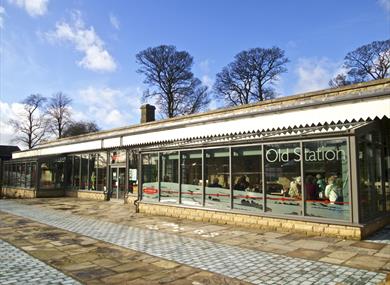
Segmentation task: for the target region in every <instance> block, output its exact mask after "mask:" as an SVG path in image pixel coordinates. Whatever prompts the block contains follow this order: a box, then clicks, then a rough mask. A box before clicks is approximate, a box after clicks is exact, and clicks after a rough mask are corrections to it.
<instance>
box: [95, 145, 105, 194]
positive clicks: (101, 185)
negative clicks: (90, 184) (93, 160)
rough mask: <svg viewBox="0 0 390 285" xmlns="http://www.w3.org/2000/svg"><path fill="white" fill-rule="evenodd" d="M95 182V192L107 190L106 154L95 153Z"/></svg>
mask: <svg viewBox="0 0 390 285" xmlns="http://www.w3.org/2000/svg"><path fill="white" fill-rule="evenodd" d="M96 174H97V177H96V181H97V186H96V190H97V191H106V190H107V153H105V152H99V153H97V169H96Z"/></svg>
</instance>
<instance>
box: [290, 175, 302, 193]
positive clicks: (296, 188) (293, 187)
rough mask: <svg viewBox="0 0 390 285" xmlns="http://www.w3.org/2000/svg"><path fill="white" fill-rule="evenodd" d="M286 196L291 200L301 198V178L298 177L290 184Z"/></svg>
mask: <svg viewBox="0 0 390 285" xmlns="http://www.w3.org/2000/svg"><path fill="white" fill-rule="evenodd" d="M288 195H289V196H290V197H292V198H297V199H299V198H300V197H301V177H300V176H298V177H296V178H295V180H294V181H292V182H291V183H290V190H289V191H288Z"/></svg>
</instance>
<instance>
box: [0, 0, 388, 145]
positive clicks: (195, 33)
mask: <svg viewBox="0 0 390 285" xmlns="http://www.w3.org/2000/svg"><path fill="white" fill-rule="evenodd" d="M0 3H1V4H0V33H1V36H0V72H1V73H0V83H1V84H0V95H1V96H0V107H1V109H0V127H1V129H0V143H1V144H4V143H9V142H10V139H11V138H12V134H13V131H12V130H11V129H10V128H9V126H8V124H7V121H8V120H9V119H10V118H12V117H14V116H15V114H16V113H17V112H18V111H19V110H20V104H19V102H20V101H22V100H23V99H24V98H25V97H26V96H28V95H29V94H32V93H40V94H42V95H44V96H50V95H52V94H53V93H55V92H57V91H62V92H64V93H66V94H67V95H69V96H70V97H71V98H72V99H73V103H72V110H73V113H74V117H75V118H76V119H84V120H94V121H96V122H97V123H98V125H99V126H100V127H101V128H103V129H108V128H113V127H120V126H124V125H129V124H133V123H137V122H138V121H139V105H140V104H141V102H140V97H141V95H142V91H143V90H144V89H145V88H146V86H144V85H143V83H142V77H141V75H139V74H137V73H136V70H137V65H136V62H135V54H136V53H137V52H139V51H141V50H143V49H145V48H147V47H150V46H157V45H160V44H172V45H175V46H176V47H177V48H178V49H179V50H187V51H188V52H189V53H190V54H191V55H192V56H193V57H194V66H193V71H194V73H195V75H196V76H197V77H199V78H200V79H201V80H202V81H203V82H204V83H205V84H206V85H209V86H212V83H213V81H214V78H215V74H216V73H217V72H219V71H220V70H221V69H222V67H224V66H225V65H227V64H228V63H229V62H231V61H232V59H233V57H234V55H235V54H237V53H238V52H240V51H242V50H244V49H248V48H253V47H264V48H265V47H271V46H278V47H280V48H282V49H284V50H285V52H286V55H287V57H288V58H289V59H290V63H289V64H288V66H287V67H288V73H286V74H283V75H282V76H281V78H280V81H279V82H278V84H277V85H276V89H277V91H278V94H279V96H286V95H292V94H295V93H299V92H305V91H312V90H318V89H322V88H326V87H327V83H328V81H329V79H330V78H331V77H332V76H334V75H335V74H337V73H338V72H339V71H340V70H341V64H342V60H343V57H344V56H345V54H346V53H347V52H348V51H351V50H354V49H355V48H357V47H359V46H361V45H363V44H367V43H370V42H372V41H374V40H384V39H388V38H390V0H378V1H376V0H345V1H340V0H338V1H336V0H327V1H310V0H306V1H304V0H299V1H298V0H297V1H277V0H274V1H260V0H257V1H256V0H241V1H238V0H225V1H223V0H209V1H206V0H196V1H195V0H192V1H185V0H181V1H179V0H164V1H163V0H154V1H152V0H142V1H141V0H138V1H131V0H117V1H95V0H67V1H65V0H62V1H60V0H57V1H53V0H0ZM218 106H220V102H216V101H213V102H212V104H211V106H210V108H216V107H218Z"/></svg>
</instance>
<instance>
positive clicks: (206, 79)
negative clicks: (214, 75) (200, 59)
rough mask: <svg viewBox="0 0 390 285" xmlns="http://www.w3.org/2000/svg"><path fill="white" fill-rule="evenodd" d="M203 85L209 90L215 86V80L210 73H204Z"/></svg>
mask: <svg viewBox="0 0 390 285" xmlns="http://www.w3.org/2000/svg"><path fill="white" fill-rule="evenodd" d="M201 81H202V83H203V85H205V86H207V87H208V88H209V91H211V89H212V88H213V84H214V80H213V79H211V78H210V76H208V75H203V76H202V78H201Z"/></svg>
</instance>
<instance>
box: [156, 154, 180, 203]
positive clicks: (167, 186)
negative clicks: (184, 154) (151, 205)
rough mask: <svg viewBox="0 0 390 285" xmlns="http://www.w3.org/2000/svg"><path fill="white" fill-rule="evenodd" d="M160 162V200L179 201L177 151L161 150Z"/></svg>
mask: <svg viewBox="0 0 390 285" xmlns="http://www.w3.org/2000/svg"><path fill="white" fill-rule="evenodd" d="M160 162H161V172H160V181H161V183H160V189H161V194H160V201H161V202H165V203H177V202H178V201H179V172H178V166H179V165H178V163H179V154H178V153H177V152H163V153H161V160H160Z"/></svg>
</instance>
